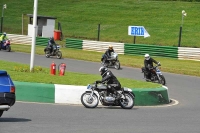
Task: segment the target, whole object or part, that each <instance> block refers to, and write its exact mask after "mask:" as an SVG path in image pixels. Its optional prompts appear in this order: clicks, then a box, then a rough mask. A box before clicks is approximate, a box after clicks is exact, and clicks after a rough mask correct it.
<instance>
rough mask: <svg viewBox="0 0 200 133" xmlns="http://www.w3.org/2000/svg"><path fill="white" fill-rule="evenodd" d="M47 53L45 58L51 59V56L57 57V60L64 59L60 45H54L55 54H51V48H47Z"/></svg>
mask: <svg viewBox="0 0 200 133" xmlns="http://www.w3.org/2000/svg"><path fill="white" fill-rule="evenodd" d="M44 52H45V56H46V57H47V58H49V57H50V56H56V58H57V59H61V58H62V52H61V51H60V46H59V45H56V46H55V45H53V52H51V48H50V47H48V46H47V47H46V48H45V49H44Z"/></svg>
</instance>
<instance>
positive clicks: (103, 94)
mask: <svg viewBox="0 0 200 133" xmlns="http://www.w3.org/2000/svg"><path fill="white" fill-rule="evenodd" d="M108 87H109V86H107V85H106V84H104V83H100V84H97V82H95V83H94V84H92V85H90V84H88V86H87V89H88V91H85V92H84V93H83V94H82V95H81V103H82V104H83V105H84V106H85V107H86V108H95V107H97V105H98V104H99V101H100V102H101V104H102V105H103V106H121V108H123V109H132V108H133V106H134V99H135V95H134V93H133V92H132V90H131V89H129V88H125V87H124V88H121V90H118V91H117V92H118V93H119V94H121V98H118V99H116V95H115V94H113V93H111V92H109V91H108ZM97 94H98V95H99V97H98V96H97Z"/></svg>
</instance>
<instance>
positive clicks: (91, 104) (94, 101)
mask: <svg viewBox="0 0 200 133" xmlns="http://www.w3.org/2000/svg"><path fill="white" fill-rule="evenodd" d="M81 103H82V104H83V105H84V106H85V107H86V108H96V107H97V105H98V104H99V99H98V96H97V95H96V94H95V93H94V94H93V95H92V96H91V92H85V93H83V94H82V95H81Z"/></svg>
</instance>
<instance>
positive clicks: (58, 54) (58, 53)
mask: <svg viewBox="0 0 200 133" xmlns="http://www.w3.org/2000/svg"><path fill="white" fill-rule="evenodd" d="M56 57H57V59H61V58H62V53H61V52H60V51H58V52H57V54H56Z"/></svg>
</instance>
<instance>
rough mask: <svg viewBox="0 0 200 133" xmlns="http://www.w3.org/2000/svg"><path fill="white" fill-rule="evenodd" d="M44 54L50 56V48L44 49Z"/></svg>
mask: <svg viewBox="0 0 200 133" xmlns="http://www.w3.org/2000/svg"><path fill="white" fill-rule="evenodd" d="M45 56H46V57H47V58H49V57H50V50H49V49H47V50H45Z"/></svg>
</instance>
